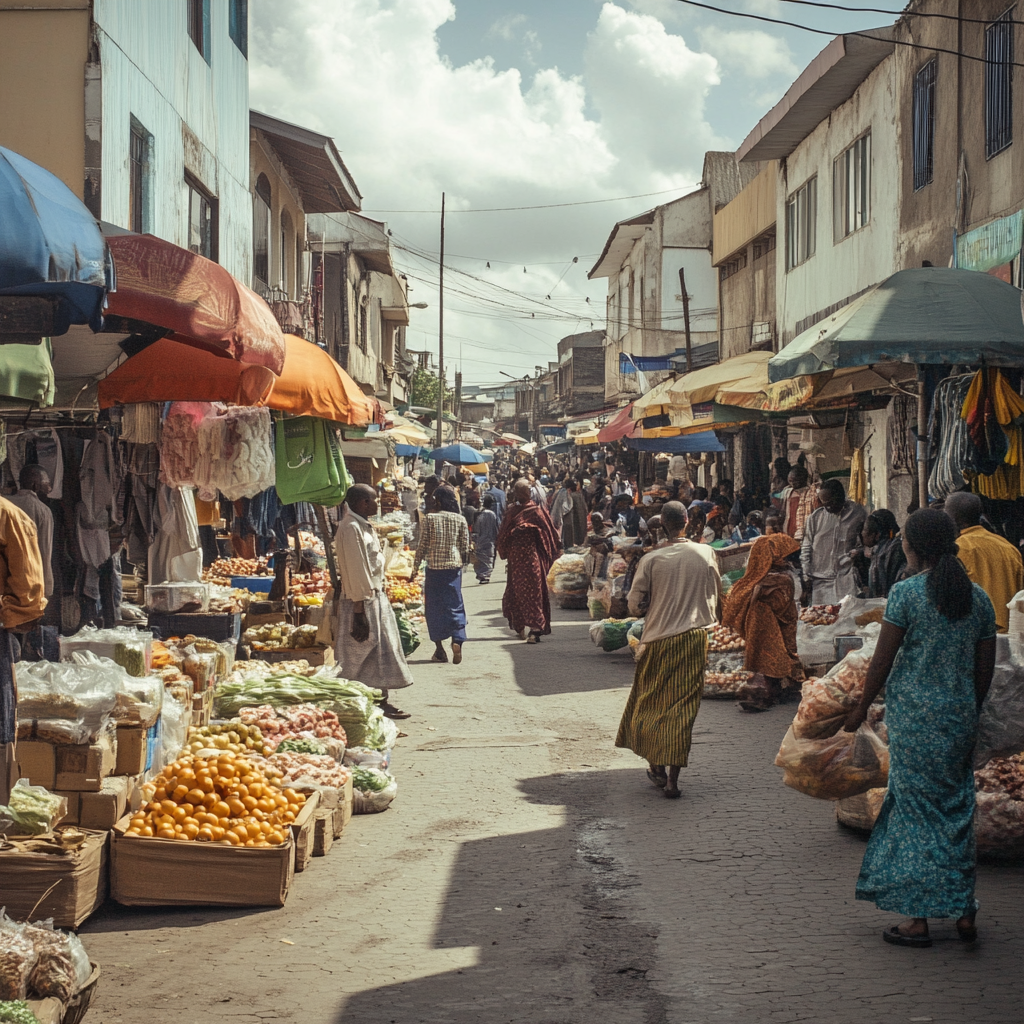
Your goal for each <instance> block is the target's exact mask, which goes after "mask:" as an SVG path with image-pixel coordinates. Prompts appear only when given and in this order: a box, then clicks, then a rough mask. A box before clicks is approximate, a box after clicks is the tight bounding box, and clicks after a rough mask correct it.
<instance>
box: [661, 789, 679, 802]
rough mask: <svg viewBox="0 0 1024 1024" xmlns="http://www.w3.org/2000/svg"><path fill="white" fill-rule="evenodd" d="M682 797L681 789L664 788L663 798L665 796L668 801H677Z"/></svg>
mask: <svg viewBox="0 0 1024 1024" xmlns="http://www.w3.org/2000/svg"><path fill="white" fill-rule="evenodd" d="M682 795H683V791H682V790H681V789H668V788H666V790H665V796H667V797H668V798H669V800H678V799H679V798H680V797H681V796H682Z"/></svg>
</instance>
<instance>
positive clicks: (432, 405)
mask: <svg viewBox="0 0 1024 1024" xmlns="http://www.w3.org/2000/svg"><path fill="white" fill-rule="evenodd" d="M439 384H440V379H439V378H438V376H437V374H436V373H433V372H432V371H430V370H424V369H422V368H417V369H416V370H414V371H413V374H412V382H411V386H410V389H409V404H410V405H419V406H425V407H426V408H428V409H436V408H437V389H438V386H439ZM454 393H455V392H454V388H451V387H449V386H447V385H446V386H445V389H444V401H445V406H446V407H448V408H451V400H452V396H453V395H454Z"/></svg>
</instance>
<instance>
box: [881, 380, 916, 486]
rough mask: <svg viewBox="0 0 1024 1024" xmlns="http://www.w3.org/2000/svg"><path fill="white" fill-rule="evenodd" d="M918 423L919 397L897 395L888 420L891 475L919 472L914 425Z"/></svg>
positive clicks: (887, 432) (887, 439) (890, 406)
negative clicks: (912, 425)
mask: <svg viewBox="0 0 1024 1024" xmlns="http://www.w3.org/2000/svg"><path fill="white" fill-rule="evenodd" d="M916 421H917V397H916V396H915V395H903V394H899V395H896V396H895V397H894V398H893V400H892V402H891V403H890V405H889V416H888V418H887V420H886V450H887V452H888V455H889V475H890V476H900V475H902V474H907V475H912V474H914V473H916V472H917V462H916V454H915V451H914V448H915V444H914V441H915V437H914V432H913V427H911V424H912V423H915V422H916Z"/></svg>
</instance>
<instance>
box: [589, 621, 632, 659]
mask: <svg viewBox="0 0 1024 1024" xmlns="http://www.w3.org/2000/svg"><path fill="white" fill-rule="evenodd" d="M636 621H637V619H602V621H600V622H595V623H594V624H593V625H592V626H591V627H590V639H591V640H593V641H594V643H595V644H597V646H598V647H600V648H601V650H602V651H618V650H621V649H622V648H623V647H627V646H629V641H628V640H627V639H626V635H627V634H628V633H629V627H630V626H632V625H633V623H634V622H636Z"/></svg>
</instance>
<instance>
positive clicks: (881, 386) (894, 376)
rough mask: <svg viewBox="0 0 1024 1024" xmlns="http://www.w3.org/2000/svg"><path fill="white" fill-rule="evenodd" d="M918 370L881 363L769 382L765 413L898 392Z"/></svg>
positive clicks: (809, 407)
mask: <svg viewBox="0 0 1024 1024" xmlns="http://www.w3.org/2000/svg"><path fill="white" fill-rule="evenodd" d="M916 372H917V371H916V369H915V367H914V366H913V365H912V364H909V363H879V364H878V365H876V366H873V367H861V366H857V367H851V368H849V369H844V370H835V371H829V372H828V373H818V374H814V375H813V376H811V375H808V376H802V377H792V378H788V379H787V380H781V381H778V382H777V383H775V384H769V385H768V386H767V387H766V388H765V391H764V395H763V396H762V397H763V404H762V406H761V407H762V409H764V411H765V412H793V411H796V410H798V409H814V408H816V407H819V406H821V405H827V404H832V403H836V402H841V401H842V399H844V398H851V399H852V398H854V397H855V396H857V395H862V394H867V393H870V392H873V391H885V390H888V391H890V392H895V391H897V390H898V388H897V387H896V385H898V384H901V383H908V382H910V381H912V380H913V379H914V377H915V375H916Z"/></svg>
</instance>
